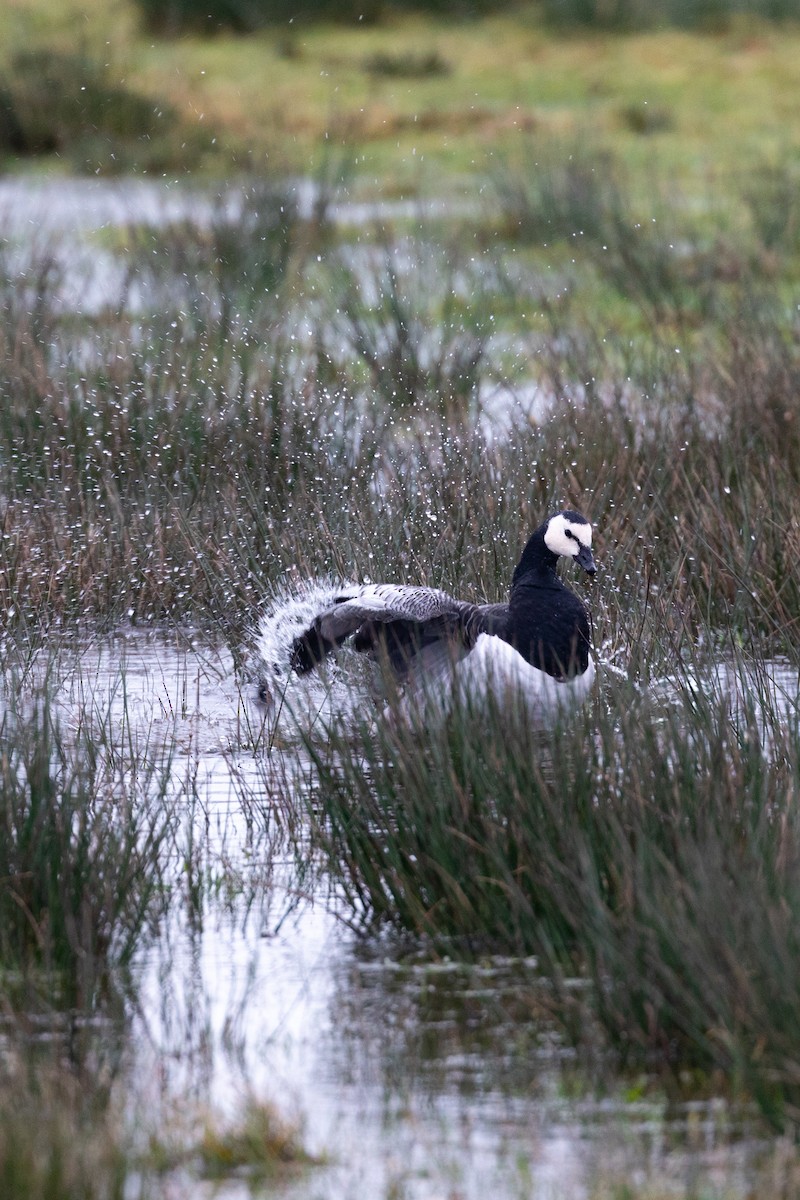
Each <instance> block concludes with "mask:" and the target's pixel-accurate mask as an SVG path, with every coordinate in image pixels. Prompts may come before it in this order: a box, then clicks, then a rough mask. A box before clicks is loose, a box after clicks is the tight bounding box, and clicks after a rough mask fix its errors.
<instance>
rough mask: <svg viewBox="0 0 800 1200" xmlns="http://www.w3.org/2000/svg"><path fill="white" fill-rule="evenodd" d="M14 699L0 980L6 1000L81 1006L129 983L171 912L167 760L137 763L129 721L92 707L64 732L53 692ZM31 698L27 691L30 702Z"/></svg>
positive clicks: (0, 737) (5, 780)
mask: <svg viewBox="0 0 800 1200" xmlns="http://www.w3.org/2000/svg"><path fill="white" fill-rule="evenodd" d="M8 667H9V664H8V662H7V663H6V670H7V674H6V680H5V687H6V688H7V689H9V690H10V692H11V694H12V696H13V695H16V697H17V699H12V700H11V703H10V704H9V702H8V700H7V701H6V704H5V706H4V711H3V716H2V721H1V722H0V741H1V742H2V750H3V753H2V774H1V775H0V823H1V824H2V839H0V840H2V850H0V881H1V882H0V913H1V914H2V920H1V921H0V924H1V925H2V933H0V976H1V977H2V981H3V984H2V990H3V992H4V994H5V995H6V998H7V1000H9V999H11V998H12V997H13V1001H12V1003H13V1004H14V1006H15V1007H16V1006H19V1005H20V1004H22V1005H23V1006H24V1007H26V1008H31V1007H34V1006H35V1005H36V1004H37V1003H43V1004H44V1005H45V1006H47V1007H50V1006H55V1007H56V1008H59V1009H62V1008H66V1009H76V1010H77V1011H78V1012H80V1013H82V1014H87V1013H92V1012H94V1011H95V1010H97V1009H102V1008H103V1007H104V1006H105V1005H106V1003H107V1002H108V1001H109V999H113V997H115V996H118V995H119V993H120V990H121V989H122V990H124V985H125V979H126V974H127V971H128V969H129V968H130V965H131V962H132V960H133V958H134V955H135V954H136V952H137V950H139V949H140V947H141V946H142V944H143V943H144V942H146V940H147V938H148V936H152V933H153V931H154V929H155V927H156V925H157V922H158V920H159V917H160V916H161V915H163V912H164V910H165V905H166V903H167V888H166V885H165V878H164V867H163V860H164V857H165V845H166V844H167V843H168V842H169V843H171V840H172V839H171V830H172V813H171V805H170V803H169V801H168V794H167V793H168V787H169V760H168V759H167V758H163V759H162V760H158V759H156V760H153V759H151V758H150V757H149V755H148V753H147V750H146V748H141V750H140V752H139V755H138V759H132V758H131V754H130V750H131V747H130V746H128V745H127V744H126V731H125V727H124V723H123V726H122V728H121V729H115V728H112V722H111V719H110V717H106V718H105V719H102V718H101V719H98V714H91V713H86V714H85V716H84V721H83V723H81V725H80V726H79V728H78V729H70V730H69V731H68V732H67V730H65V729H64V728H63V720H62V718H60V717H59V715H58V713H57V712H56V711H55V710H54V708H53V705H52V701H51V698H50V693H49V688H48V687H45V688H43V689H42V690H41V691H39V692H37V693H34V694H33V696H31V695H30V693H27V694H26V691H25V690H24V688H23V682H22V678H21V676H20V675H19V674H16V675H15V673H14V672H13V669H12V670H9V669H8ZM23 695H24V696H25V699H22V697H23Z"/></svg>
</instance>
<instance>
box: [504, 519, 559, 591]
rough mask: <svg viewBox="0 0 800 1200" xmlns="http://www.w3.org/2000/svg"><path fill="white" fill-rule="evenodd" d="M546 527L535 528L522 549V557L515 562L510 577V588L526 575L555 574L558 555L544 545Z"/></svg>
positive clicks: (553, 575)
mask: <svg viewBox="0 0 800 1200" xmlns="http://www.w3.org/2000/svg"><path fill="white" fill-rule="evenodd" d="M546 528H547V526H546V525H543V526H542V527H541V529H537V530H536V532H535V533H534V534H532V536H531V538H530V540H529V541H528V544H527V546H526V547H525V549H524V550H523V551H522V557H521V558H520V560H519V562H518V563H517V568H516V570H515V571H514V574H513V576H512V579H511V586H512V588H513V587H515V586H516V585H517V584H518V583H520V582H521V580H522V579H523V578H524V577H525V576H526V575H538V576H539V577H541V576H542V575H544V576H546V577H550V576H552V577H554V578H557V576H556V563H557V562H558V555H557V554H553V551H552V550H549V549H548V548H547V546H546V545H545V541H544V531H545V529H546Z"/></svg>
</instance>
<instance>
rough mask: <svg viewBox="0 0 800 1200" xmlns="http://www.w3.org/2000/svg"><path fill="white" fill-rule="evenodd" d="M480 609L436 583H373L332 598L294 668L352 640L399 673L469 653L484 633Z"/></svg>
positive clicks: (297, 647)
mask: <svg viewBox="0 0 800 1200" xmlns="http://www.w3.org/2000/svg"><path fill="white" fill-rule="evenodd" d="M479 614H480V610H479V609H478V608H477V607H476V606H475V605H474V604H466V603H464V602H463V601H461V600H456V599H455V598H454V597H453V596H450V595H448V593H447V592H442V591H439V590H437V589H436V588H421V587H406V586H403V585H401V584H371V585H369V586H366V587H361V588H354V589H353V590H351V591H346V592H342V593H341V594H340V595H338V596H335V597H334V601H333V604H332V605H331V606H330V607H329V608H326V609H325V610H324V611H323V612H321V613H319V614H318V615H317V617H316V618H315V619H314V621H313V622H312V623H311V625H310V626H309V627H308V628H307V629H306V630H305V631H304V632H303V633H302V634H300V636H299V637H297V638H295V641H294V644H293V646H292V654H291V664H292V668H293V669H294V670H295V671H296V672H297V673H298V674H300V675H303V674H306V673H307V672H308V671H312V670H313V669H314V667H316V666H318V665H319V663H321V662H322V661H323V659H324V658H325V657H326V656H327V655H328V654H330V652H331V651H332V650H335V649H336V647H337V646H340V645H342V643H343V642H346V641H347V640H348V639H351V642H352V646H353V648H354V649H355V650H357V651H360V652H361V653H366V654H369V655H370V656H371V657H373V658H381V657H385V659H386V661H388V663H389V664H390V665H391V667H392V670H393V671H394V672H395V674H396V675H397V676H398V677H399V678H405V677H406V676H407V675H408V673H409V671H410V670H411V669H412V668H414V667H418V666H423V667H424V669H425V670H426V671H428V670H431V669H432V668H434V669H435V667H436V666H437V665H438V663H439V662H440V661H441V660H444V659H449V661H450V662H453V661H455V659H457V658H459V657H461V656H462V655H464V654H466V653H467V652H468V651H469V650H470V649H471V648H472V646H473V645H474V643H475V639H476V638H477V636H478V633H480V632H481V627H480V626H481V622H480V619H479Z"/></svg>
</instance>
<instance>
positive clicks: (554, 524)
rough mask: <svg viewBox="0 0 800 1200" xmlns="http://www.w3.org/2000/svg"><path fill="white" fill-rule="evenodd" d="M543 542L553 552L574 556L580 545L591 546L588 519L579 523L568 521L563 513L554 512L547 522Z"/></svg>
mask: <svg viewBox="0 0 800 1200" xmlns="http://www.w3.org/2000/svg"><path fill="white" fill-rule="evenodd" d="M544 544H545V546H547V549H548V550H552V552H553V554H563V556H564V557H565V558H574V557H575V556H576V554H578V553H579V551H580V549H581V547H582V546H585V547H587V548H588V547H590V546H591V544H592V527H591V525H590V524H589V522H588V521H586V522H585V523H582V524H580V525H579V524H578V523H577V522H576V521H570V520H569V519H568V518H567V517H565V516H564V514H563V513H556V515H555V516H554V517H551V518H550V520H549V521H548V522H547V529H546V530H545V531H544Z"/></svg>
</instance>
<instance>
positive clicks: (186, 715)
mask: <svg viewBox="0 0 800 1200" xmlns="http://www.w3.org/2000/svg"><path fill="white" fill-rule="evenodd" d="M55 673H56V678H57V681H58V689H57V701H58V703H59V705H60V706H61V709H62V711H63V713H64V714H65V716H66V717H67V718H68V719H72V720H74V721H77V720H78V719H81V720H85V719H86V714H94V717H95V719H98V720H100V719H102V720H106V721H108V720H110V721H111V722H113V723H116V725H117V727H118V729H119V730H120V731H124V734H125V738H127V739H128V740H129V743H130V744H131V745H134V744H135V745H138V746H142V745H146V746H147V747H148V748H149V751H150V752H151V753H156V752H157V751H158V750H159V749H160V750H161V751H162V752H163V753H164V754H165V755H168V756H170V758H171V770H172V772H173V776H174V781H175V790H176V793H177V794H178V795H179V797H180V801H181V804H182V806H183V809H184V811H183V820H182V821H181V822H180V823H179V826H178V832H177V833H176V835H175V841H174V845H173V847H172V855H173V858H174V864H173V866H174V870H173V877H174V880H175V883H174V887H175V903H174V905H173V906H172V911H171V916H170V919H169V921H167V922H166V923H165V925H164V928H163V929H162V930H161V932H160V935H159V938H158V940H157V942H156V944H155V946H154V947H153V948H152V949H151V950H149V951H148V952H147V954H146V956H145V958H144V960H143V961H141V962H140V963H139V965H138V977H139V992H138V1002H137V1006H136V1011H135V1014H134V1016H133V1019H132V1021H131V1022H130V1023H129V1025H128V1028H129V1033H128V1035H127V1036H128V1045H127V1052H126V1054H125V1055H124V1062H125V1065H124V1067H123V1068H122V1071H121V1075H120V1078H119V1086H120V1087H121V1089H122V1090H123V1092H124V1094H125V1095H126V1097H127V1103H128V1108H129V1111H130V1113H131V1115H132V1118H133V1119H134V1120H135V1121H136V1122H137V1123H138V1124H139V1125H140V1126H141V1128H142V1130H143V1131H145V1132H147V1131H153V1130H155V1131H158V1132H160V1133H162V1135H163V1133H164V1130H168V1129H170V1128H172V1129H176V1130H177V1129H179V1128H180V1126H181V1123H182V1122H183V1123H184V1124H185V1125H186V1126H187V1127H190V1126H191V1125H192V1123H193V1122H195V1123H196V1121H197V1120H198V1114H202V1113H204V1112H207V1111H209V1110H214V1111H217V1112H221V1113H233V1112H235V1111H236V1109H237V1107H238V1106H239V1105H240V1104H241V1103H242V1101H243V1100H245V1099H246V1098H248V1097H257V1098H258V1099H261V1100H267V1101H270V1102H272V1103H274V1104H275V1105H277V1106H278V1108H279V1110H280V1111H281V1113H283V1114H284V1115H285V1116H287V1117H288V1118H292V1117H297V1118H298V1119H299V1120H301V1121H302V1123H303V1125H304V1134H303V1137H304V1142H305V1144H306V1146H307V1148H308V1149H309V1150H310V1151H311V1152H312V1153H315V1154H321V1155H324V1156H326V1159H327V1162H326V1164H325V1165H323V1166H321V1167H317V1168H314V1169H313V1170H311V1171H309V1172H307V1173H305V1174H303V1175H302V1176H300V1177H298V1178H295V1179H294V1180H293V1181H292V1182H291V1183H289V1184H286V1185H285V1186H283V1187H282V1188H281V1192H282V1194H284V1195H290V1196H293V1197H297V1198H298V1200H301V1198H302V1200H311V1198H317V1197H318V1198H330V1200H339V1198H341V1200H345V1198H348V1200H349V1198H350V1197H354V1196H364V1197H384V1196H386V1197H388V1196H398V1197H407V1198H409V1200H412V1198H419V1200H433V1198H434V1197H452V1198H455V1197H459V1198H461V1197H463V1198H471V1197H476V1198H478V1197H481V1198H483V1197H484V1195H485V1194H486V1192H487V1191H489V1190H491V1193H492V1195H493V1196H494V1197H497V1200H501V1198H504V1197H509V1198H511V1197H543V1198H544V1197H564V1198H566V1197H570V1198H573V1197H578V1196H600V1195H604V1194H605V1195H609V1194H613V1185H614V1182H615V1181H617V1182H618V1181H620V1180H629V1181H630V1180H634V1181H635V1182H636V1184H637V1186H645V1185H646V1183H647V1181H648V1180H656V1181H657V1182H658V1184H659V1186H661V1184H662V1183H664V1182H665V1181H668V1182H669V1186H670V1188H674V1189H675V1190H676V1191H677V1194H681V1192H683V1191H685V1192H692V1190H695V1191H696V1189H697V1187H698V1186H699V1183H700V1182H701V1181H703V1180H705V1181H706V1182H707V1183H708V1186H709V1188H710V1189H711V1190H712V1191H713V1190H714V1189H725V1191H726V1194H731V1195H737V1194H741V1195H743V1194H745V1193H746V1190H747V1186H748V1182H749V1180H750V1179H751V1159H752V1157H753V1154H754V1152H755V1148H754V1146H753V1144H752V1142H751V1141H749V1140H747V1139H745V1138H742V1137H741V1135H742V1133H743V1132H745V1131H744V1130H743V1128H742V1127H741V1126H740V1127H734V1126H733V1124H732V1118H731V1115H730V1113H729V1111H728V1109H727V1107H726V1106H725V1105H724V1104H723V1103H721V1102H716V1103H710V1104H709V1103H703V1104H696V1105H690V1106H684V1107H683V1108H680V1109H676V1110H674V1111H670V1112H667V1111H666V1110H665V1106H664V1103H663V1102H662V1101H661V1100H660V1099H659V1097H658V1096H657V1095H656V1096H653V1097H652V1098H648V1095H647V1094H646V1093H645V1094H644V1095H642V1094H640V1093H638V1092H637V1093H636V1096H635V1098H627V1099H624V1100H623V1099H622V1098H621V1096H620V1094H617V1095H616V1096H612V1097H610V1098H605V1099H597V1098H596V1095H595V1092H594V1091H593V1090H592V1089H591V1087H590V1083H591V1081H590V1080H587V1077H586V1073H585V1070H584V1068H583V1066H582V1069H581V1073H580V1074H579V1073H578V1072H577V1069H576V1066H575V1063H574V1061H573V1056H572V1054H571V1052H570V1050H569V1049H568V1048H567V1047H565V1046H564V1045H563V1044H562V1043H561V1042H560V1040H559V1037H558V1036H557V1033H556V1031H555V1028H554V1026H553V1025H552V1024H551V1022H550V1021H549V1020H548V1016H547V991H546V985H545V984H544V983H543V981H541V980H540V979H539V978H538V977H537V974H536V964H535V962H534V961H530V960H529V961H525V962H521V961H518V960H513V961H511V960H504V959H487V960H486V961H484V962H482V963H479V964H477V965H471V966H464V965H461V964H457V963H451V962H448V961H442V962H436V961H431V960H430V959H425V958H424V957H421V956H420V955H419V951H417V952H416V956H415V955H414V954H411V953H410V952H409V950H408V947H402V946H399V945H398V944H397V943H396V942H394V941H391V940H385V941H383V940H380V939H378V940H375V941H373V942H372V943H370V944H367V945H365V944H364V943H362V942H359V941H358V939H357V938H356V937H355V935H354V934H352V933H351V932H350V931H349V930H348V929H347V928H346V926H345V925H344V924H343V922H341V921H340V920H338V919H337V916H336V911H335V904H334V903H332V902H331V901H330V900H329V899H328V898H327V897H326V895H325V894H323V892H322V890H321V885H320V890H319V892H317V893H314V894H311V895H298V894H297V878H298V877H297V872H296V870H295V869H294V866H295V864H294V861H293V858H290V857H289V851H288V849H287V847H286V839H285V836H284V831H285V828H286V823H287V821H289V820H290V819H292V814H291V813H290V811H289V810H288V809H287V802H286V797H285V787H283V786H282V784H283V770H284V767H285V765H286V762H287V757H288V756H290V755H291V754H294V753H297V752H296V751H292V750H291V749H287V748H286V743H285V742H284V743H283V747H284V748H283V750H281V751H279V750H277V749H275V750H273V751H272V753H267V752H266V751H265V749H264V748H265V746H268V745H269V744H270V738H269V737H268V736H265V732H264V729H263V728H262V727H261V724H260V722H261V721H263V720H264V717H263V710H261V709H259V708H258V707H257V706H252V707H251V704H250V701H249V700H248V699H247V698H246V697H245V698H243V696H242V694H241V693H240V690H239V688H238V686H237V683H236V680H235V677H234V672H233V667H232V663H231V661H230V658H229V656H228V654H227V653H226V652H225V651H224V650H221V649H217V648H214V647H210V646H208V645H206V644H204V643H202V642H200V641H195V640H194V639H192V638H191V637H185V638H176V637H175V636H173V637H172V638H166V637H157V636H153V635H140V634H138V633H130V634H128V635H125V636H116V637H113V638H109V639H107V640H104V641H93V642H91V643H89V644H84V645H81V646H79V647H77V648H76V649H73V650H69V651H67V650H64V651H63V652H62V653H61V655H60V657H59V659H58V661H57V665H56V669H55ZM781 686H782V687H784V689H785V687H787V686H788V681H787V680H786V679H783V680H782V684H781ZM294 816H295V819H297V814H294ZM166 1194H168V1195H169V1196H171V1197H173V1196H174V1197H184V1196H186V1197H189V1196H192V1197H194V1196H196V1195H198V1194H201V1193H200V1192H198V1184H197V1181H196V1179H194V1178H192V1177H191V1175H190V1174H188V1173H186V1174H183V1173H176V1174H175V1175H174V1176H173V1177H172V1178H171V1179H170V1182H169V1189H168V1191H167V1193H166ZM214 1194H215V1195H219V1196H223V1197H229V1198H232V1197H237V1196H239V1195H246V1194H249V1192H248V1189H247V1188H246V1187H245V1185H244V1184H243V1183H242V1181H241V1180H239V1181H235V1182H232V1183H230V1184H226V1185H225V1186H224V1187H222V1188H218V1189H217V1190H216V1191H215V1193H214Z"/></svg>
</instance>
